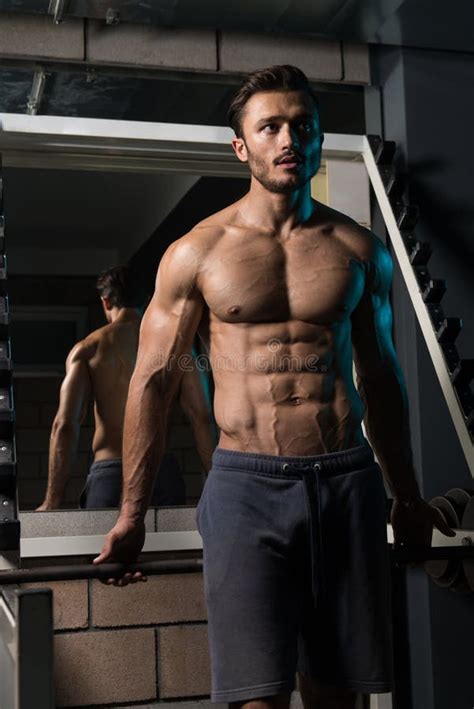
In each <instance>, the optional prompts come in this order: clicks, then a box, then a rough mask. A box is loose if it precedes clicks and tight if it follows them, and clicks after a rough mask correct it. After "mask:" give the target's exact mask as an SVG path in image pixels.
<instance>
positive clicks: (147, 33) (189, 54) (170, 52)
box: [86, 21, 217, 71]
mask: <svg viewBox="0 0 474 709" xmlns="http://www.w3.org/2000/svg"><path fill="white" fill-rule="evenodd" d="M86 60H87V61H90V62H94V63H106V64H127V65H135V66H143V67H152V68H159V67H168V68H171V67H173V68H176V69H194V70H199V71H216V70H217V56H216V35H215V32H214V31H212V30H200V29H183V28H176V27H152V26H143V25H134V24H120V25H118V26H115V27H107V26H106V25H104V23H103V22H95V21H89V22H88V23H87V29H86Z"/></svg>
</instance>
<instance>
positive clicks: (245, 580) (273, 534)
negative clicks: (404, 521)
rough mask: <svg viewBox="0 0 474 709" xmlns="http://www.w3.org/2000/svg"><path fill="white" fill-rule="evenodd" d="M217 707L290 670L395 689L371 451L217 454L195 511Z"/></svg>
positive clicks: (380, 510) (376, 689)
mask: <svg viewBox="0 0 474 709" xmlns="http://www.w3.org/2000/svg"><path fill="white" fill-rule="evenodd" d="M196 520H197V525H198V529H199V532H200V534H201V536H202V539H203V566H204V588H205V594H206V603H207V611H208V634H209V651H210V659H211V677H212V693H211V700H212V701H213V702H231V701H239V700H250V699H256V698H257V697H263V696H268V695H274V694H279V693H280V692H285V691H292V690H293V689H294V688H295V672H296V671H298V672H302V673H304V674H307V675H309V676H311V677H315V678H317V679H320V680H321V681H322V682H325V683H327V684H332V685H336V686H338V687H346V688H349V689H354V690H357V691H359V692H364V693H367V694H369V693H381V692H390V691H391V690H392V681H393V664H392V635H391V590H390V563H389V556H388V546H387V497H386V493H385V488H384V484H383V479H382V471H381V469H380V467H379V465H378V464H377V463H376V462H375V460H374V456H373V452H372V449H371V448H370V446H369V445H368V443H367V445H365V444H364V445H361V446H358V447H356V448H351V449H347V450H345V451H338V452H335V453H326V454H322V455H315V456H295V457H289V456H273V455H263V454H256V453H255V454H254V453H241V452H240V451H231V450H226V449H223V448H217V449H216V450H215V451H214V455H213V465H212V469H211V471H210V473H209V475H208V477H207V479H206V483H205V486H204V490H203V494H202V496H201V499H200V501H199V504H198V507H197V510H196Z"/></svg>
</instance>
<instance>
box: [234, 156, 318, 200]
mask: <svg viewBox="0 0 474 709" xmlns="http://www.w3.org/2000/svg"><path fill="white" fill-rule="evenodd" d="M247 156H248V162H249V168H250V172H251V173H252V176H253V177H255V179H256V180H258V182H260V184H261V185H262V186H263V187H265V189H266V190H268V191H269V192H278V193H280V194H288V193H290V192H294V191H295V190H298V189H300V188H301V187H303V185H305V184H306V183H307V182H308V180H310V179H311V176H310V175H307V174H303V175H301V174H300V173H296V174H295V173H292V176H293V177H294V178H296V179H293V180H288V179H286V180H285V179H283V180H275V179H272V178H271V177H269V176H268V173H269V168H268V166H267V163H266V162H265V161H264V160H262V159H261V158H257V157H255V155H253V153H251V152H250V151H249V149H248V148H247Z"/></svg>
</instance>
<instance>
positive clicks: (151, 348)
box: [94, 66, 454, 709]
mask: <svg viewBox="0 0 474 709" xmlns="http://www.w3.org/2000/svg"><path fill="white" fill-rule="evenodd" d="M229 120H230V124H231V126H232V127H233V129H234V132H235V137H234V138H233V140H232V146H233V149H234V152H235V154H236V156H237V158H238V159H239V160H240V161H242V162H244V163H247V165H248V167H249V169H250V173H251V181H250V189H249V191H248V192H247V193H246V194H245V195H244V196H243V197H242V198H241V199H239V200H238V201H237V202H235V203H233V204H231V205H230V206H228V207H226V208H225V209H223V210H221V211H219V212H218V213H216V214H212V215H211V216H210V217H208V218H207V219H204V220H203V221H201V222H200V223H198V224H197V225H196V226H195V227H194V228H193V229H192V230H191V231H190V232H189V233H187V234H185V235H184V236H183V237H182V238H180V239H178V240H177V241H175V242H174V243H173V244H171V246H170V247H169V248H168V250H167V251H166V253H165V254H164V256H163V258H162V259H161V262H160V266H159V270H158V275H157V280H156V289H155V294H154V296H153V299H152V300H151V302H150V305H149V306H148V309H147V311H146V313H145V315H144V320H143V326H142V329H141V332H140V344H139V352H138V358H137V367H136V369H135V372H134V374H133V378H132V381H131V385H130V392H129V397H128V403H127V408H126V415H125V429H124V438H125V446H124V451H125V461H124V495H123V501H122V506H121V511H120V515H119V518H118V520H117V523H116V525H115V526H114V528H113V529H112V530H111V531H110V532H109V534H108V535H107V537H106V541H105V544H104V547H103V549H102V552H101V554H100V555H99V556H98V557H97V558H96V559H95V560H94V561H95V563H101V562H103V561H106V560H108V559H113V560H119V561H125V562H131V561H132V560H135V559H136V557H137V555H138V554H139V552H140V550H141V549H142V545H143V541H144V538H145V527H144V516H145V512H146V509H147V505H148V504H149V501H150V498H151V491H152V485H153V478H154V472H155V469H156V466H157V463H158V461H160V460H161V458H162V455H163V453H164V450H165V437H164V434H163V432H164V429H165V425H164V422H165V421H166V416H167V412H168V410H169V406H170V402H171V400H172V397H173V391H174V390H175V388H176V387H177V386H178V384H179V380H180V373H179V370H178V368H177V367H176V368H171V369H170V368H168V367H167V366H166V364H167V362H168V361H171V360H173V361H174V360H175V358H176V356H177V355H179V354H180V353H181V352H186V351H187V350H188V349H189V347H190V344H191V342H192V340H193V337H194V333H195V332H196V330H197V329H199V327H200V325H201V323H202V320H203V318H207V317H208V318H209V334H210V361H211V365H212V371H213V377H214V384H215V396H214V410H215V417H216V421H217V424H218V426H219V428H220V438H219V446H218V448H217V449H216V450H215V451H214V454H213V461H212V463H213V464H212V468H211V470H210V473H209V476H208V478H207V480H206V484H205V487H204V491H203V494H202V496H201V499H200V502H199V505H198V508H197V513H196V515H197V517H196V519H197V524H198V528H199V531H200V533H201V536H202V539H203V571H204V582H205V585H204V588H205V594H206V602H207V611H208V636H209V650H210V659H211V677H212V692H211V700H212V701H214V702H230V703H231V704H230V706H231V707H234V708H235V707H241V706H245V705H246V703H248V702H251V701H252V700H257V699H258V706H259V707H260V709H264V708H266V707H274V708H275V709H276V708H278V709H286V707H288V705H289V702H290V693H291V691H292V689H293V688H294V683H295V675H296V672H297V674H298V683H299V688H300V691H301V695H302V698H303V702H304V706H305V708H306V709H308V708H310V707H311V708H313V707H321V709H327V708H328V707H337V708H338V709H349V707H350V708H351V709H353V708H354V707H355V705H356V701H357V693H366V694H369V693H379V692H389V691H391V689H392V667H391V659H392V644H391V625H390V565H389V558H388V546H387V529H386V524H387V519H386V502H387V499H386V492H385V488H384V484H383V479H382V472H383V474H384V475H385V478H386V481H387V483H388V485H389V486H390V488H391V491H392V493H393V496H394V502H393V506H392V511H391V522H392V526H393V532H394V538H395V541H396V542H400V543H412V544H415V545H429V544H430V542H431V535H432V531H433V525H436V526H437V527H438V528H439V529H440V530H441V531H442V532H444V533H445V534H447V535H450V536H452V535H453V534H454V532H453V531H452V530H450V528H449V527H448V526H447V525H446V523H445V522H444V520H443V517H442V515H441V513H440V512H439V511H438V510H436V509H435V508H433V507H431V506H430V505H429V504H428V503H427V502H425V500H424V499H423V498H422V496H421V495H420V491H419V489H418V485H417V482H416V478H415V472H414V468H413V462H412V454H411V446H410V429H409V423H408V408H407V396H406V387H405V383H404V380H403V375H402V371H401V368H400V365H399V362H398V359H397V355H396V352H395V349H394V346H393V342H392V334H391V323H392V314H391V308H390V300H389V291H390V284H391V279H392V259H391V256H390V254H389V251H388V250H387V248H386V247H385V245H384V243H383V242H382V240H381V239H380V238H379V237H378V236H377V235H376V234H374V233H373V232H372V231H371V230H369V229H366V228H364V227H362V226H361V225H359V224H358V223H357V222H356V221H354V220H353V219H351V218H350V217H348V216H347V215H345V214H342V213H341V212H338V211H336V210H334V209H332V208H330V207H329V206H328V205H325V204H323V203H322V202H319V201H317V200H315V199H313V198H312V196H311V179H312V177H313V176H314V175H315V174H316V173H317V172H318V170H319V167H320V163H321V152H322V145H323V138H324V136H323V133H322V132H321V124H320V117H319V108H318V100H317V97H316V96H315V94H314V92H313V90H312V88H311V86H310V85H309V83H308V80H307V78H306V76H305V75H304V74H303V73H302V72H301V71H300V70H299V69H297V68H296V67H292V66H276V67H270V68H268V69H263V70H261V71H257V72H254V73H253V74H251V75H250V76H249V77H247V79H246V80H245V81H244V83H243V84H242V86H241V87H240V88H239V89H238V91H237V93H236V94H235V96H234V98H233V100H232V103H231V107H230V112H229ZM157 350H159V351H160V353H161V356H160V357H159V358H156V356H155V354H156V352H157ZM353 357H354V361H355V366H356V371H357V386H356V385H355V383H354V380H353V374H352V365H353ZM363 417H365V423H366V430H367V432H368V436H369V438H370V444H371V445H369V442H368V440H367V439H366V438H365V436H364V432H363V429H362V426H361V423H362V419H363ZM371 446H373V449H374V450H375V453H376V455H377V460H378V461H379V463H378V462H376V460H375V458H374V452H373V450H372V447H371ZM141 578H143V577H142V576H141V574H140V572H135V573H133V574H132V573H129V572H127V573H124V574H123V575H122V577H121V578H118V579H116V580H115V581H114V580H113V579H109V582H114V583H116V585H124V584H126V583H128V582H130V581H132V582H135V581H138V580H140V579H141ZM252 706H253V705H252ZM255 706H256V705H255Z"/></svg>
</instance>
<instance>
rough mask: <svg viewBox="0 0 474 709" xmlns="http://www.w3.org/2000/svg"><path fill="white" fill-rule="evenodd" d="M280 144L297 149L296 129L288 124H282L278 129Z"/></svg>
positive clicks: (298, 142) (298, 143)
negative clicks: (279, 129)
mask: <svg viewBox="0 0 474 709" xmlns="http://www.w3.org/2000/svg"><path fill="white" fill-rule="evenodd" d="M280 138H281V144H280V148H281V149H284V148H293V149H294V150H298V149H299V147H300V140H299V135H298V131H297V130H295V129H294V128H292V127H291V126H289V125H286V126H283V127H282V129H281V131H280Z"/></svg>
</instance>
